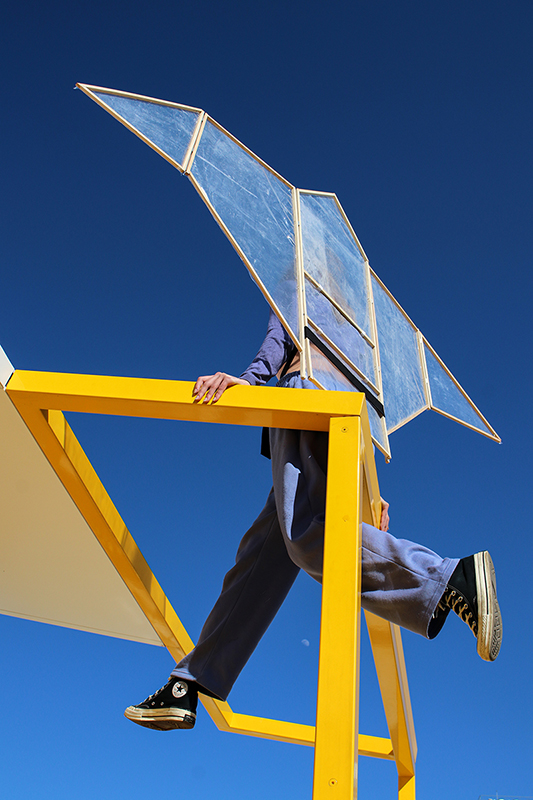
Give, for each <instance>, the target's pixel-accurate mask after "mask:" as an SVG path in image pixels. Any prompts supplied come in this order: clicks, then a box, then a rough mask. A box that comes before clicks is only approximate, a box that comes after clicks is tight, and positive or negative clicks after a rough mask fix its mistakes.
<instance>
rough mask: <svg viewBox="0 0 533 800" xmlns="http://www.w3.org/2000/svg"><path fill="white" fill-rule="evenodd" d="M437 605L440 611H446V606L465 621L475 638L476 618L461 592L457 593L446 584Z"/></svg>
mask: <svg viewBox="0 0 533 800" xmlns="http://www.w3.org/2000/svg"><path fill="white" fill-rule="evenodd" d="M437 607H438V608H439V609H440V610H441V611H446V609H447V608H449V609H451V610H452V611H455V613H456V614H457V616H458V617H460V618H461V619H462V620H463V622H466V624H467V625H468V627H469V628H470V630H471V631H472V633H473V634H474V636H475V637H476V638H477V620H476V619H475V618H474V612H473V611H472V609H471V608H470V606H469V605H468V601H467V600H466V599H465V598H464V597H463V595H462V594H459V592H458V591H457V590H456V589H453V588H452V587H451V586H448V588H447V589H446V591H445V592H444V594H443V595H442V597H441V599H440V600H439V603H438V606H437Z"/></svg>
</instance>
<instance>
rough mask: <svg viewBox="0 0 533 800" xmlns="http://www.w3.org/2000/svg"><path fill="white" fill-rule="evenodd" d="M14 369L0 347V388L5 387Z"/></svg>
mask: <svg viewBox="0 0 533 800" xmlns="http://www.w3.org/2000/svg"><path fill="white" fill-rule="evenodd" d="M14 371H15V368H14V367H13V364H12V363H11V361H10V360H9V358H8V357H7V356H6V354H5V353H4V350H3V348H2V347H0V386H2V387H3V388H5V387H6V385H7V382H8V380H9V379H10V377H11V376H12V375H13V373H14Z"/></svg>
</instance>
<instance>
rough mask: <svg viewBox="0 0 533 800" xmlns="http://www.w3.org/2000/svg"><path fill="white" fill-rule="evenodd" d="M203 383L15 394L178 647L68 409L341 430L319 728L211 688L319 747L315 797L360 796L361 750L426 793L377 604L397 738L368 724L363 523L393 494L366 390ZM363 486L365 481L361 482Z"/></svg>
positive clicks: (273, 733)
mask: <svg viewBox="0 0 533 800" xmlns="http://www.w3.org/2000/svg"><path fill="white" fill-rule="evenodd" d="M192 388H193V383H190V382H184V381H164V380H151V379H141V378H121V377H103V376H92V375H71V374H57V373H45V372H25V371H15V372H14V374H13V375H12V377H11V379H10V380H9V382H8V384H7V387H6V392H7V394H8V395H9V397H10V398H11V400H12V402H13V403H14V405H15V406H16V408H17V409H18V411H19V413H20V414H21V416H22V417H23V419H24V420H25V422H26V424H27V426H28V427H29V429H30V430H31V432H32V434H33V435H34V437H35V439H36V440H37V442H38V443H39V445H40V447H41V449H42V450H43V452H44V454H45V455H46V457H47V458H48V461H49V462H50V464H51V465H52V467H53V469H54V470H55V472H56V473H57V475H58V477H59V478H60V480H61V481H62V483H63V485H64V486H65V487H66V489H67V491H68V492H69V494H70V496H71V497H72V499H73V501H74V503H75V504H76V506H77V507H78V509H79V510H80V512H81V514H82V515H83V517H84V518H85V520H86V522H87V524H88V525H89V527H90V528H91V530H92V531H93V533H94V535H95V536H96V538H97V539H98V541H99V542H100V544H101V546H102V547H103V549H104V551H105V552H106V553H107V555H108V556H109V558H110V560H111V562H112V563H113V565H114V566H115V568H116V569H117V571H118V572H119V574H120V576H121V577H122V579H123V580H124V581H125V583H126V585H127V586H128V588H129V589H130V591H131V592H132V594H133V596H134V597H135V599H136V601H137V602H138V604H139V606H140V607H141V609H142V610H143V612H144V613H145V614H146V616H147V618H148V620H149V621H150V623H151V624H152V626H153V627H154V629H155V631H156V632H157V634H158V635H159V637H160V639H161V641H162V643H163V644H164V645H165V646H166V647H167V648H168V650H169V651H170V653H171V654H172V656H173V657H174V658H175V659H176V660H179V659H181V658H182V657H183V655H184V654H185V653H187V652H189V651H190V650H191V649H192V647H193V642H192V641H191V639H190V637H189V636H188V634H187V632H186V630H185V628H184V626H183V625H182V623H181V622H180V620H179V618H178V616H177V614H176V613H175V611H174V609H173V608H172V606H171V605H170V603H169V602H168V600H167V598H166V596H165V594H164V593H163V590H162V588H161V587H160V585H159V583H158V582H157V580H156V579H155V577H154V575H153V573H152V572H151V570H150V568H149V567H148V564H147V563H146V561H145V560H144V558H143V556H142V554H141V552H140V550H139V548H138V547H137V545H136V544H135V542H134V540H133V538H132V536H131V534H130V533H129V531H128V530H127V528H126V526H125V524H124V522H123V520H122V519H121V517H120V515H119V513H118V511H117V509H116V508H115V506H114V505H113V502H112V501H111V498H110V497H109V495H108V494H107V492H106V490H105V488H104V487H103V485H102V483H101V482H100V480H99V478H98V476H97V475H96V472H95V471H94V469H93V467H92V466H91V464H90V462H89V460H88V458H87V456H86V455H85V453H84V452H83V450H82V448H81V446H80V444H79V443H78V441H77V439H76V437H75V435H74V433H73V432H72V430H71V428H70V427H69V425H68V423H67V421H66V419H65V417H64V415H63V413H62V412H64V411H77V412H85V413H90V414H94V413H96V414H98V413H101V414H116V415H122V416H134V417H148V418H157V419H175V420H197V421H203V422H217V423H224V424H230V425H254V426H267V427H278V428H295V429H300V430H322V431H329V455H328V487H327V501H326V506H327V508H326V529H325V542H324V574H323V589H322V619H321V641H320V658H319V676H318V695H317V716H316V726H310V725H301V724H298V723H295V722H287V721H284V720H273V719H265V718H260V717H254V716H249V715H246V714H241V713H238V712H236V711H233V710H232V709H231V708H230V706H229V704H228V703H226V702H221V701H218V700H214V699H212V698H208V697H205V696H202V702H203V704H204V706H205V707H206V709H207V711H208V713H209V714H210V716H211V718H212V719H213V721H214V723H215V724H216V725H217V727H218V728H219V729H220V730H224V731H233V732H234V733H243V734H247V735H249V736H259V737H263V738H268V739H276V740H278V741H284V742H293V743H297V744H305V745H310V746H314V747H315V776H314V791H313V798H314V800H325V799H326V798H329V797H332V798H339V800H352V798H353V797H356V795H357V769H356V764H357V757H358V755H366V756H373V757H375V758H383V759H389V760H393V761H395V762H396V767H397V770H398V796H399V798H400V800H414V797H415V777H414V775H415V759H416V741H415V734H414V726H413V719H412V713H411V705H410V700H409V689H408V685H407V675H406V669H405V662H404V657H403V650H402V644H401V637H400V630H399V628H398V627H397V626H395V625H392V624H391V623H389V622H386V621H384V620H382V619H380V618H378V617H375V616H373V615H372V614H366V621H367V625H368V629H369V633H370V640H371V645H372V651H373V655H374V660H375V663H376V669H377V674H378V680H379V684H380V690H381V695H382V699H383V704H384V709H385V715H386V718H387V725H388V728H389V734H390V738H388V739H387V738H382V737H376V736H368V735H363V734H360V733H359V732H358V726H359V723H358V691H359V633H360V618H361V615H360V583H361V560H360V552H361V521H362V520H363V519H364V520H365V521H366V522H369V523H371V524H376V521H377V520H378V519H379V516H380V512H381V502H380V495H379V487H378V481H377V473H376V467H375V463H374V455H373V448H372V440H371V434H370V426H369V423H368V416H367V411H366V404H365V399H364V395H363V394H358V393H357V394H356V393H353V392H327V391H317V392H310V391H307V390H304V389H292V390H290V391H287V390H285V389H277V388H270V387H261V388H258V387H253V386H235V387H232V388H231V389H230V390H228V391H227V392H225V394H224V395H223V397H222V398H221V399H220V400H219V402H218V403H217V404H216V405H213V404H210V405H203V404H198V403H195V402H194V401H193V399H192ZM355 488H357V491H354V489H355Z"/></svg>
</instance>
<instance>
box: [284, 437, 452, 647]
mask: <svg viewBox="0 0 533 800" xmlns="http://www.w3.org/2000/svg"><path fill="white" fill-rule="evenodd" d="M270 437H271V451H272V472H273V477H274V494H275V498H276V506H277V509H278V517H279V520H280V526H281V531H282V535H283V537H284V539H285V542H286V546H287V550H288V552H289V554H290V556H291V558H292V560H293V561H294V562H295V563H296V564H298V566H299V567H301V568H302V569H304V570H305V571H306V572H307V573H308V574H309V575H311V576H312V577H313V578H315V580H317V581H321V580H322V560H323V542H324V521H325V498H326V467H327V450H328V436H327V434H325V433H322V432H319V431H289V430H271V432H270ZM362 534H363V535H362V562H363V565H362V571H363V579H362V591H361V604H362V606H363V608H365V609H366V610H368V611H371V612H372V613H374V614H377V615H378V616H380V617H384V618H385V619H387V620H389V622H394V623H395V624H397V625H401V626H402V627H403V628H408V629H409V630H412V631H414V632H415V633H419V634H421V635H422V636H427V634H428V627H429V623H430V622H431V618H432V615H433V612H434V611H435V608H436V606H437V603H438V601H439V599H440V598H441V596H442V594H443V593H444V591H445V589H446V585H447V582H448V579H449V577H450V575H451V574H452V572H453V570H454V569H455V567H456V565H457V563H458V559H450V558H441V556H439V555H437V553H434V552H433V551H432V550H429V549H428V548H426V547H423V546H422V545H419V544H415V543H414V542H410V541H408V540H406V539H395V538H394V536H391V535H390V534H389V533H385V532H384V531H380V530H377V529H376V528H374V527H372V526H371V525H366V524H365V523H363V532H362Z"/></svg>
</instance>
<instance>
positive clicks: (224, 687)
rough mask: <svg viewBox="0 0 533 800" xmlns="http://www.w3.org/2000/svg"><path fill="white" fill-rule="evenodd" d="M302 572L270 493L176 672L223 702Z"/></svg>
mask: <svg viewBox="0 0 533 800" xmlns="http://www.w3.org/2000/svg"><path fill="white" fill-rule="evenodd" d="M298 572H299V567H297V566H296V564H294V563H293V561H291V559H290V558H289V555H288V554H287V549H286V547H285V543H284V540H283V537H282V535H281V531H280V527H279V522H278V516H277V512H276V504H275V501H274V493H273V491H271V492H270V495H269V497H268V500H267V503H266V505H265V508H264V509H263V511H262V512H261V514H260V515H259V517H258V518H257V519H256V521H255V522H254V524H253V525H252V527H251V528H250V530H249V531H248V532H247V533H246V535H245V536H244V538H243V540H242V542H241V544H240V546H239V549H238V552H237V557H236V560H235V566H234V567H233V568H232V569H231V570H230V571H229V572H228V573H227V575H226V577H225V579H224V583H223V586H222V591H221V593H220V596H219V598H218V600H217V602H216V603H215V606H214V607H213V610H212V611H211V613H210V614H209V616H208V618H207V620H206V622H205V624H204V626H203V628H202V631H201V633H200V637H199V639H198V644H197V645H196V647H195V648H194V650H192V651H191V653H189V654H188V655H187V656H185V658H184V659H183V660H182V661H180V663H179V664H178V665H177V666H176V668H175V669H174V671H173V672H172V675H173V676H176V677H180V678H184V679H186V680H194V681H196V682H197V683H198V684H199V685H200V686H201V687H202V688H203V689H204V690H206V691H207V693H208V694H211V695H213V696H214V697H218V698H219V699H221V700H225V699H226V697H227V696H228V694H229V692H230V689H231V687H232V686H233V684H234V682H235V681H236V679H237V677H238V675H239V673H240V672H241V670H242V668H243V667H244V665H245V664H246V662H247V661H248V659H249V658H250V656H251V654H252V653H253V651H254V650H255V648H256V647H257V644H258V642H259V640H260V639H261V637H262V636H263V634H264V633H265V631H266V629H267V628H268V626H269V625H270V623H271V622H272V620H273V619H274V617H275V615H276V613H277V612H278V610H279V608H280V606H281V604H282V603H283V601H284V599H285V597H286V596H287V593H288V592H289V589H290V588H291V586H292V584H293V583H294V581H295V579H296V576H297V574H298Z"/></svg>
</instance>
